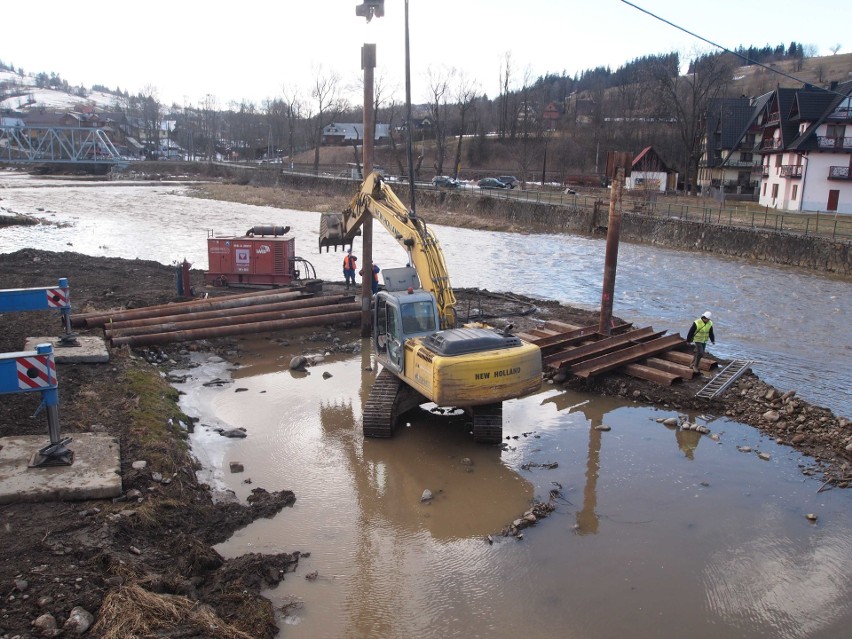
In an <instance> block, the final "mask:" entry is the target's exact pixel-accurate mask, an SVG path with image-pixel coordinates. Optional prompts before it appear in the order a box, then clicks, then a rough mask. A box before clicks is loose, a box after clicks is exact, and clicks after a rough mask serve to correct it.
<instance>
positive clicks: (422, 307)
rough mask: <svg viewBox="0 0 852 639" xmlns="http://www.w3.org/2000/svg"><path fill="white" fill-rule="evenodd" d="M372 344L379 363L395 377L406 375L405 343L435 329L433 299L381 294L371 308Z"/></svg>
mask: <svg viewBox="0 0 852 639" xmlns="http://www.w3.org/2000/svg"><path fill="white" fill-rule="evenodd" d="M373 328H374V330H373V342H374V344H373V345H374V347H375V349H376V355H377V356H378V359H379V362H381V364H382V365H383V366H385V367H387V368H389V369H390V370H391V371H393V372H394V373H396V374H397V375H403V374H404V372H405V352H404V348H405V342H406V340H409V339H412V338H415V337H425V336H427V335H431V334H432V333H434V332H435V331H437V330H438V308H437V306H436V304H435V298H434V297H432V295H431V294H430V293H427V292H426V291H423V290H419V291H414V290H412V289H408V290H407V291H405V292H398V291H380V292H379V293H377V294H376V299H375V305H374V307H373Z"/></svg>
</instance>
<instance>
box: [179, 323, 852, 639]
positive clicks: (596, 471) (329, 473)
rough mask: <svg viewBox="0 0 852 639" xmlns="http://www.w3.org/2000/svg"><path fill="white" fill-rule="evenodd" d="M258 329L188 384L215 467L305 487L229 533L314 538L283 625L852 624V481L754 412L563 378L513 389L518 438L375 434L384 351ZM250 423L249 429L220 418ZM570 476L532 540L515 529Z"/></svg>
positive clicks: (279, 603) (827, 630) (377, 633)
mask: <svg viewBox="0 0 852 639" xmlns="http://www.w3.org/2000/svg"><path fill="white" fill-rule="evenodd" d="M344 342H346V339H345V338H344ZM349 342H350V343H352V344H353V345H355V346H356V347H357V346H358V344H359V343H360V340H358V338H357V337H356V336H355V334H352V335H350V336H349ZM365 346H366V344H365ZM243 347H244V348H245V349H247V354H246V356H245V357H244V358H243V359H242V360H241V362H240V366H239V368H237V369H236V370H231V371H229V370H228V368H227V365H226V364H224V363H217V362H213V363H210V362H204V363H202V365H201V366H199V367H198V368H195V369H192V370H191V371H189V374H190V375H191V377H190V379H188V380H187V382H186V383H185V384H183V385H181V386H180V387H181V389H182V390H184V391H185V392H186V395H184V396H183V402H184V407H185V409H186V410H188V411H189V412H191V413H192V412H194V413H196V414H198V415H201V416H202V420H201V424H200V425H199V426H198V427H197V431H196V434H195V435H193V450H194V451H196V452H197V454H199V455H200V456H201V458H202V461H203V463H204V465H205V467H206V468H207V469H208V470H207V471H206V476H205V479H207V480H208V481H210V482H212V483H213V484H215V485H216V486H218V487H220V488H222V489H230V490H232V491H233V492H234V493H235V494H236V497H237V498H239V499H240V500H244V499H245V498H246V497H247V496H248V495H249V494H250V491H251V489H252V488H254V487H256V486H262V487H264V488H266V489H268V490H275V489H284V488H289V489H292V490H294V491H295V492H296V495H297V501H296V504H295V505H294V506H293V508H292V510H291V509H287V510H285V511H283V512H282V513H280V514H279V515H278V516H276V517H274V518H273V519H269V520H261V521H258V522H255V523H254V524H252V525H250V526H249V527H247V528H245V529H243V530H241V531H239V532H238V533H236V534H235V535H234V536H233V537H232V538H231V539H230V540H229V541H228V542H227V543H225V544H222V545H221V546H219V547H218V550H219V552H220V553H222V554H223V555H224V556H226V557H234V556H239V555H241V554H244V553H247V552H266V553H273V552H292V551H295V550H300V551H302V552H310V553H311V555H310V557H308V558H303V559H302V560H301V562H300V565H299V569H298V571H297V572H296V573H294V574H292V575H288V576H287V578H286V580H285V581H284V582H283V583H282V584H281V585H280V586H279V587H278V588H276V589H275V590H273V591H270V592H268V593H266V594H267V596H269V597H270V599H271V600H272V601H273V602H274V604H275V605H276V607H288V606H289V608H288V610H289V613H288V614H286V615H284V614H282V616H281V619H280V625H281V627H282V629H283V631H282V636H284V637H291V638H295V637H377V638H385V637H387V638H396V637H424V638H430V637H435V638H438V637H488V638H497V639H501V638H507V639H508V638H514V637H517V636H536V637H568V638H578V639H579V638H595V637H601V638H604V637H617V636H624V637H633V638H638V639H643V638H652V637H654V638H656V637H663V638H667V637H672V638H674V637H681V636H690V637H697V638H707V639H710V638H718V637H724V636H736V637H742V638H746V639H749V638H758V637H781V638H791V639H792V638H804V637H809V638H810V637H826V638H827V637H838V636H844V634H845V633H846V631H847V630H848V627H849V624H850V623H852V605H850V604H849V601H850V595H852V574H850V573H849V571H848V566H849V565H850V561H852V508H850V506H852V494H850V493H849V491H839V490H832V491H827V492H822V493H818V492H817V490H818V488H819V487H820V482H819V481H817V480H815V479H808V478H805V477H803V475H802V474H801V472H800V468H799V465H807V463H808V462H807V460H806V459H803V458H802V457H800V456H799V455H797V454H796V453H794V452H793V451H791V450H790V449H788V448H783V447H779V446H777V445H776V444H775V443H774V441H773V440H770V439H766V438H763V437H761V436H760V435H759V433H758V432H756V431H755V430H754V429H753V428H750V427H745V426H742V425H740V424H737V423H735V422H730V421H727V420H724V419H714V418H712V417H710V416H700V415H692V416H691V417H692V419H694V420H695V421H697V422H698V423H702V424H706V425H707V426H708V427H709V428H710V429H711V431H712V432H713V434H714V436H715V437H718V441H714V439H711V438H710V437H707V436H703V437H702V436H700V435H699V434H698V433H695V432H688V431H687V432H684V431H680V430H675V429H670V428H668V427H666V426H663V425H662V424H661V423H659V422H658V421H657V420H658V419H660V418H663V417H669V416H671V415H673V414H674V413H672V412H668V411H657V410H653V409H648V408H644V407H637V406H634V405H631V404H626V403H621V402H618V401H615V400H611V399H602V398H599V397H596V396H586V395H583V394H579V393H575V392H566V391H562V390H556V389H554V388H553V387H552V386H550V387H546V388H544V389H543V390H542V391H541V392H540V393H538V394H536V395H533V396H531V397H528V398H525V399H523V400H519V401H512V402H508V403H507V404H506V406H505V411H506V415H505V417H506V419H505V422H506V425H505V432H504V434H505V435H507V436H508V437H510V439H508V440H507V443H508V446H507V447H506V448H505V449H504V450H501V449H500V448H499V447H491V446H478V445H475V444H474V443H473V442H472V441H471V437H470V435H469V424H466V423H465V420H464V419H459V418H456V417H447V416H438V415H435V414H434V413H431V412H429V411H427V410H420V411H419V412H416V413H414V414H410V415H409V416H408V418H407V419H406V422H405V424H404V426H403V427H402V428H401V429H400V430H399V431H398V432H397V434H396V436H395V437H394V438H393V439H392V440H388V441H377V440H364V439H363V437H362V436H361V434H360V421H359V414H360V410H361V406H362V405H363V402H364V400H365V398H366V396H367V392H368V389H369V387H370V385H371V383H372V380H373V378H374V375H375V370H374V369H375V366H374V362H373V361H372V359H371V356H370V354H369V352H368V351H366V350H364V349H362V350H361V352H356V353H354V354H347V355H340V354H337V355H333V356H330V357H328V359H326V360H325V361H323V362H321V363H318V364H317V365H315V366H313V367H311V368H309V369H308V372H307V373H293V372H291V371H289V370H288V364H289V361H290V358H291V357H292V356H293V355H294V354H301V353H306V352H307V353H308V354H317V355H322V352H321V351H317V350H313V351H312V350H311V347H310V344H298V345H296V344H294V345H293V346H281V345H277V344H270V343H268V342H255V343H251V342H245V343H243ZM370 369H373V370H370ZM229 374H230V375H232V377H231V378H230V379H229V382H228V383H226V384H224V385H221V386H204V385H203V382H204V381H208V380H212V379H217V378H218V379H227V378H228V375H229ZM213 416H215V418H214V417H213ZM601 425H603V426H606V427H609V428H610V429H611V430H609V431H600V430H597V429H596V428H595V427H597V426H601ZM233 427H242V428H245V429H246V433H247V437H246V438H245V439H239V440H234V439H226V438H223V437H221V436H220V435H219V434H218V433H217V432H216V430H215V429H216V428H233ZM743 447H750V448H751V451H749V452H743V451H744V450H745V448H743ZM740 448H743V451H741V450H740ZM758 452H761V453H766V454H768V455H769V457H770V458H769V459H768V460H763V459H761V458H759V457H758V456H757V453H758ZM232 461H237V462H240V463H242V464H243V465H244V467H245V471H244V472H242V473H236V474H232V473H230V472H229V471H228V468H229V465H230V462H232ZM553 464H555V465H556V466H555V467H551V466H552V465H553ZM248 479H250V480H251V481H250V483H248V482H247V480H248ZM557 488H558V489H559V490H560V496H559V497H558V498H557V499H556V501H555V503H556V506H557V509H556V511H555V512H554V513H553V514H552V515H551V516H550V517H548V518H547V519H545V520H543V521H541V522H539V523H538V524H537V525H536V526H535V527H533V528H529V529H527V530H526V531H525V536H524V539H523V540H521V541H518V540H515V539H513V538H503V537H500V536H499V535H498V534H497V533H499V531H500V530H501V528H502V527H503V526H504V525H505V524H506V523H508V522H510V521H512V520H513V519H515V518H516V517H518V516H520V515H521V513H522V512H523V511H524V510H525V509H526V508H527V507H528V506H529V503H530V500H531V499H538V500H547V499H548V498H549V497H550V491H551V490H553V489H557ZM425 489H429V490H431V491H432V492H433V494H434V495H435V499H434V500H433V501H432V502H431V503H422V502H421V495H422V493H423V491H424V490H425ZM808 513H815V514H817V515H818V516H819V519H818V520H817V522H816V523H815V524H814V523H811V522H810V521H808V520H807V519H806V518H805V515H806V514H808ZM488 534H492V535H495V537H494V543H493V544H489V543H487V541H485V537H486V536H487V535H488ZM314 571H316V573H317V577H316V579H315V580H308V579H306V575H308V574H310V573H312V572H314ZM294 604H295V605H294ZM844 629H846V630H844Z"/></svg>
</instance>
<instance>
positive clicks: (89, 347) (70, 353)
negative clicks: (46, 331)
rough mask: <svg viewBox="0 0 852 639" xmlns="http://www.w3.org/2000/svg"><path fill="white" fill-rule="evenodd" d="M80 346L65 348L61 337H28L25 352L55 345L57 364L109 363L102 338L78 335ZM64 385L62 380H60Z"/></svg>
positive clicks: (107, 352) (54, 355)
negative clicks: (40, 346) (44, 345)
mask: <svg viewBox="0 0 852 639" xmlns="http://www.w3.org/2000/svg"><path fill="white" fill-rule="evenodd" d="M77 342H78V343H79V344H80V345H79V346H65V345H63V344H62V342H61V341H60V338H59V337H28V338H27V341H26V343H25V345H24V350H25V351H34V350H35V349H36V346H37V345H39V344H52V345H53V359H54V361H55V362H56V363H57V364H102V363H104V362H108V361H109V350H108V349H107V346H106V342H105V341H104V339H103V338H102V337H97V336H93V335H78V336H77ZM59 382H60V383H62V379H61V378H60V380H59Z"/></svg>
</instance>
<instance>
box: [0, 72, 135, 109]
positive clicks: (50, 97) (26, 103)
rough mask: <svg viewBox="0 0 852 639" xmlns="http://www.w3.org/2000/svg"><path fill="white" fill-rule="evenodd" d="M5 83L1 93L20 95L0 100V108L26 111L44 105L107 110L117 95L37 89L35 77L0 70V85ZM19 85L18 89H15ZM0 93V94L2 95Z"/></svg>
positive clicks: (47, 106) (55, 107)
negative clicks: (5, 86)
mask: <svg viewBox="0 0 852 639" xmlns="http://www.w3.org/2000/svg"><path fill="white" fill-rule="evenodd" d="M4 84H5V85H7V89H6V91H4V92H3V94H8V93H9V92H11V91H12V90H14V92H15V93H21V95H15V96H12V97H8V98H5V99H3V100H0V109H13V110H16V111H17V110H21V111H26V110H29V109H36V108H40V107H44V108H46V109H56V110H66V109H74V108H80V107H83V106H93V107H95V108H97V109H101V110H108V109H111V108H113V107H114V106H115V101H116V100H117V99H118V98H117V96H114V95H110V94H109V93H101V92H100V91H89V92H88V95H87V96H86V97H79V96H76V95H70V94H68V93H65V92H64V91H55V90H53V89H39V88H37V87H36V86H35V78H33V77H32V76H29V75H24V76H19V75H18V74H17V73H13V72H11V71H0V86H3V85H4ZM16 86H17V87H19V90H17V89H16ZM3 94H0V95H3Z"/></svg>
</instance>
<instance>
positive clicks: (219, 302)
mask: <svg viewBox="0 0 852 639" xmlns="http://www.w3.org/2000/svg"><path fill="white" fill-rule="evenodd" d="M264 293H265V295H263V296H253V297H246V296H242V295H229V296H227V297H218V298H210V299H206V300H200V301H193V302H177V303H175V304H161V305H158V306H146V307H145V308H136V309H132V310H123V311H106V312H104V313H100V314H95V315H93V316H89V317H85V318H83V323H82V324H77V326H85V327H87V328H97V327H98V326H103V325H104V324H106V323H107V322H109V321H124V320H130V319H140V318H143V317H156V316H158V315H161V314H162V313H163V311H164V310H167V312H168V313H169V314H171V315H178V314H184V313H193V312H195V311H199V310H210V309H220V308H235V307H237V306H256V305H259V304H266V303H269V302H270V301H273V300H274V301H278V302H283V301H286V300H293V299H297V298H299V297H302V293H301V292H299V291H291V292H287V293H269V292H267V291H264ZM71 325H72V326H74V325H75V324H74V319H73V318H72V319H71Z"/></svg>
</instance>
